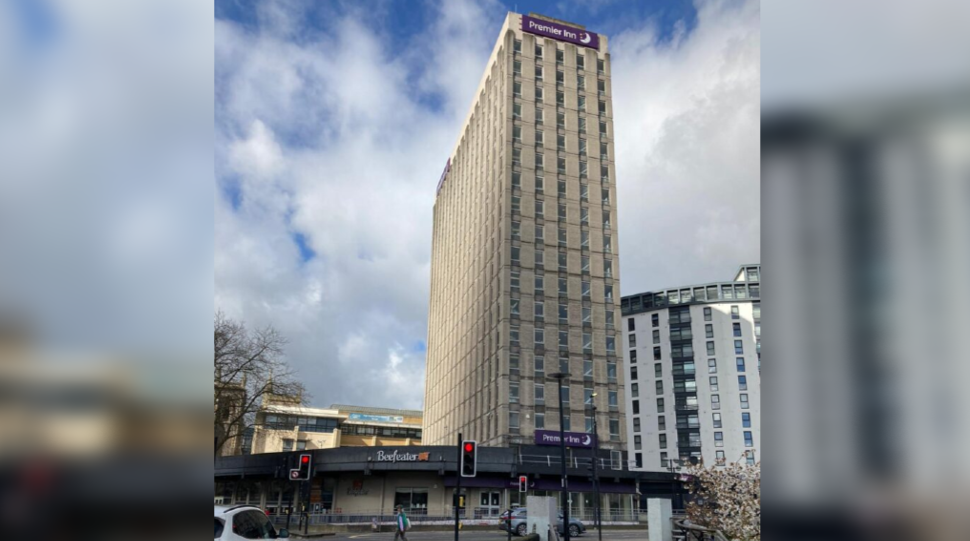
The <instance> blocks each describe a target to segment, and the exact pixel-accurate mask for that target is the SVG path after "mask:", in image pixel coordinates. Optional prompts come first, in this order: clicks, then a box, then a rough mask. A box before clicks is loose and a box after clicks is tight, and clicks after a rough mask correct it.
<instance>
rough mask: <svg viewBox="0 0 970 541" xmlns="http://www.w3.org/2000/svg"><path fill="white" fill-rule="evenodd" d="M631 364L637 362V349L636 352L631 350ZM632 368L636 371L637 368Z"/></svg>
mask: <svg viewBox="0 0 970 541" xmlns="http://www.w3.org/2000/svg"><path fill="white" fill-rule="evenodd" d="M630 362H631V363H635V362H637V351H636V350H635V349H634V350H630ZM632 368H633V369H634V370H636V368H637V367H635V366H634V367H632Z"/></svg>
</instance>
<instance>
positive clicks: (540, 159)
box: [536, 152, 546, 190]
mask: <svg viewBox="0 0 970 541" xmlns="http://www.w3.org/2000/svg"><path fill="white" fill-rule="evenodd" d="M545 161H546V160H545V156H543V155H542V154H539V153H538V152H536V171H542V170H543V169H545ZM536 189H537V190H538V189H539V182H538V179H537V182H536Z"/></svg>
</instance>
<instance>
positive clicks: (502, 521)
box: [498, 507, 586, 537]
mask: <svg viewBox="0 0 970 541" xmlns="http://www.w3.org/2000/svg"><path fill="white" fill-rule="evenodd" d="M527 518H528V515H527V512H526V508H525V507H518V508H516V509H513V510H512V519H511V521H510V520H509V512H508V511H506V512H504V513H502V516H500V517H499V519H498V527H499V529H500V530H503V531H507V530H508V528H509V523H510V522H511V525H512V533H514V534H515V535H520V536H521V535H525V534H526V533H527V532H528V528H529V527H528V525H527V524H526V519H527ZM556 530H558V531H559V535H562V534H563V531H562V513H559V522H557V523H556ZM584 533H586V525H585V524H583V522H582V521H581V520H579V519H578V518H573V517H569V537H579V536H580V535H582V534H584Z"/></svg>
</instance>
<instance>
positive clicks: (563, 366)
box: [559, 357, 569, 373]
mask: <svg viewBox="0 0 970 541" xmlns="http://www.w3.org/2000/svg"><path fill="white" fill-rule="evenodd" d="M559 371H560V372H563V373H566V372H569V358H568V357H560V358H559Z"/></svg>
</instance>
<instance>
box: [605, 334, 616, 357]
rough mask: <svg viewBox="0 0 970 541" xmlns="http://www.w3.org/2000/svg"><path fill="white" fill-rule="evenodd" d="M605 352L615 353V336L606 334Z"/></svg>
mask: <svg viewBox="0 0 970 541" xmlns="http://www.w3.org/2000/svg"><path fill="white" fill-rule="evenodd" d="M606 352H607V353H616V337H615V336H607V337H606Z"/></svg>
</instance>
